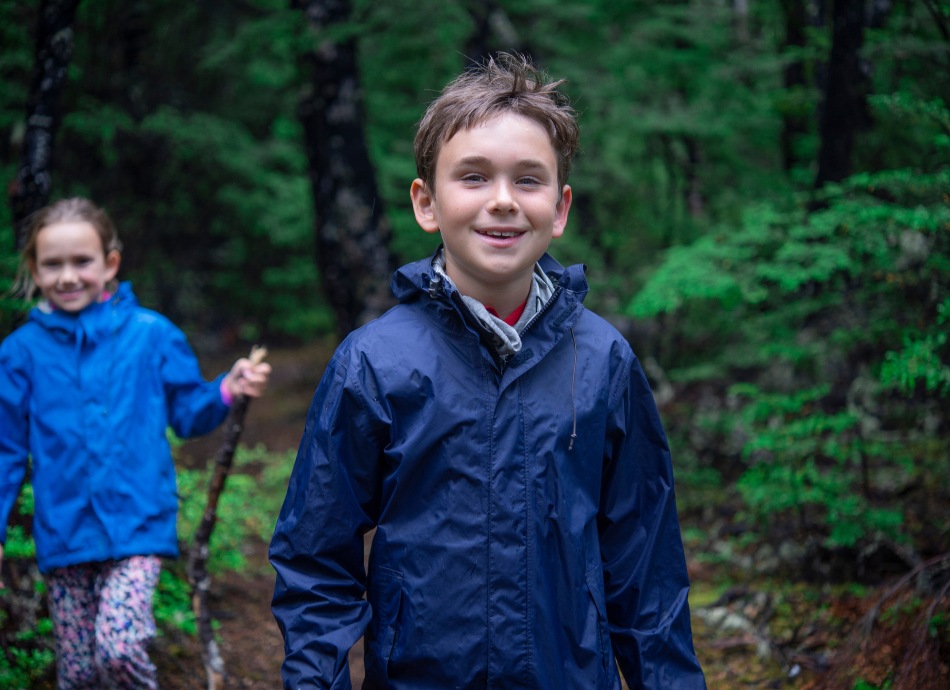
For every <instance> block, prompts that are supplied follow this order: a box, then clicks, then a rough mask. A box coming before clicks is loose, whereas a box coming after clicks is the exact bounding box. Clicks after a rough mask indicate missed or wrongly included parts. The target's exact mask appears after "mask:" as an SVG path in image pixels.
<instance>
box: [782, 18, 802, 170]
mask: <svg viewBox="0 0 950 690" xmlns="http://www.w3.org/2000/svg"><path fill="white" fill-rule="evenodd" d="M805 1H806V0H782V3H781V4H782V11H783V13H784V14H785V45H784V46H783V47H784V48H785V49H786V50H787V49H790V48H791V49H793V50H797V49H801V48H803V47H804V46H805V30H806V28H807V26H808V11H807V9H806V6H805ZM782 80H783V84H784V86H785V89H786V90H788V91H790V92H791V91H794V90H796V89H803V88H804V87H805V65H804V63H803V62H802V60H801V58H798V57H796V58H795V59H794V60H791V61H790V62H789V63H788V64H787V65H786V66H785V69H784V70H783V73H782ZM807 132H808V118H807V117H806V116H805V115H804V114H801V113H798V112H785V113H783V115H782V139H781V146H782V163H783V167H784V169H785V172H791V171H792V170H794V169H795V168H796V167H798V166H799V164H800V163H801V161H800V160H799V157H798V155H797V154H796V153H795V145H796V142H797V141H798V140H800V139H801V138H802V137H803V136H804V135H805V134H806V133H807Z"/></svg>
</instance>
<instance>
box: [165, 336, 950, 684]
mask: <svg viewBox="0 0 950 690" xmlns="http://www.w3.org/2000/svg"><path fill="white" fill-rule="evenodd" d="M326 356H327V353H326V352H321V351H319V349H316V348H309V349H298V350H278V351H272V352H271V354H270V355H269V357H268V359H269V361H270V362H271V363H272V365H273V367H274V373H273V375H272V379H271V385H270V388H269V391H268V393H267V397H266V399H265V400H263V401H260V402H255V403H254V404H253V405H252V407H251V408H250V410H249V412H248V417H247V420H246V421H247V423H246V429H245V431H244V435H243V437H242V439H241V441H242V443H245V444H248V445H255V444H263V445H264V446H266V447H267V448H268V449H269V450H271V451H286V450H288V449H295V448H296V447H297V445H298V443H299V440H300V435H301V433H302V430H303V423H304V419H305V416H306V413H307V409H308V407H309V404H310V398H311V396H312V394H313V390H314V388H315V387H316V383H317V381H318V379H319V376H320V373H321V372H322V368H323V365H324V363H325V361H326ZM229 361H233V359H231V360H227V361H225V360H222V361H221V362H218V363H213V362H206V364H208V366H209V371H211V370H213V369H212V368H211V367H212V366H214V365H215V364H219V365H220V368H221V369H223V368H225V366H226V365H227V364H228V363H229ZM220 440H221V437H220V436H219V435H216V434H212V435H211V436H209V437H206V438H205V439H200V440H198V441H191V442H189V443H188V444H186V446H185V452H186V453H188V454H190V455H192V456H194V457H212V456H213V454H214V451H215V449H216V447H217V445H218V444H219V443H220ZM681 519H682V522H683V529H684V534H687V535H688V534H690V533H691V532H692V531H697V530H690V528H691V527H697V528H701V531H702V533H703V534H710V532H711V531H713V529H712V526H711V525H710V524H704V523H708V520H709V515H708V514H704V515H690V514H688V513H687V514H684V515H682V516H681ZM686 548H687V555H688V560H689V569H690V575H691V581H692V585H693V588H692V592H691V598H690V604H691V612H692V616H693V631H694V641H695V645H696V650H697V655H698V657H699V659H700V662H701V663H702V665H703V668H704V671H705V673H706V678H707V683H708V686H709V688H710V690H734V689H737V688H779V689H782V688H796V689H799V690H831V689H835V690H873V689H874V688H890V689H892V690H899V688H914V689H915V690H930V689H931V688H933V689H935V690H936V689H937V688H946V687H950V674H948V668H950V640H947V639H941V638H943V637H945V636H946V631H947V629H948V626H947V624H946V619H947V617H948V615H950V614H948V612H947V598H946V592H944V593H943V596H942V597H941V596H939V595H938V596H937V597H935V598H934V597H931V598H927V597H926V596H920V595H919V594H918V593H915V591H914V589H913V584H914V582H915V581H914V580H913V579H909V580H908V581H907V582H904V583H901V580H900V579H899V574H895V575H894V576H893V577H889V578H887V579H882V581H880V582H879V583H877V584H876V585H874V586H867V585H857V584H854V583H848V582H843V583H841V584H828V583H827V582H826V583H823V584H818V583H816V582H814V581H811V582H804V581H802V580H800V579H796V578H791V577H787V576H778V575H775V574H763V573H762V572H760V571H759V570H757V569H756V568H755V567H750V566H749V563H751V561H749V560H748V559H746V560H742V559H741V558H731V557H726V556H724V555H723V554H724V551H725V549H724V548H723V546H722V543H720V542H714V541H713V540H709V539H706V540H703V541H700V542H696V541H694V540H691V539H690V538H689V537H687V539H686ZM943 565H944V566H950V564H943ZM273 586H274V576H273V571H272V570H271V568H270V566H269V564H268V563H267V558H266V545H265V544H263V543H260V544H255V545H253V548H252V551H251V553H250V558H249V567H248V568H247V569H246V571H244V572H242V573H240V574H239V573H233V572H231V573H227V574H225V575H222V576H218V577H216V578H215V579H214V581H213V583H212V589H211V594H210V602H209V605H210V608H211V610H212V614H213V616H214V617H215V618H216V619H217V621H218V622H219V628H218V630H217V634H218V639H219V644H220V649H221V654H222V657H223V659H224V662H225V669H226V673H227V682H226V685H225V687H226V688H229V689H230V688H234V689H237V688H246V689H249V690H265V689H266V690H271V689H274V688H279V687H280V664H281V660H282V658H283V648H282V640H281V636H280V632H279V630H278V628H277V625H276V623H275V621H274V619H273V617H272V615H271V611H270V599H271V594H272V592H273ZM931 607H933V608H931ZM934 621H938V622H939V621H942V623H940V625H939V628H937V629H939V630H940V631H942V632H943V634H937V635H935V632H934V631H935V627H934ZM153 659H154V661H155V662H156V663H157V664H158V666H159V670H160V680H161V685H162V688H163V689H164V690H202V689H203V688H205V687H207V681H206V677H205V673H204V669H203V665H202V661H201V653H200V645H199V642H198V640H197V639H196V638H195V637H190V636H187V635H184V634H182V633H165V634H164V635H163V636H162V637H160V638H159V639H158V640H157V641H156V645H155V647H154V649H153ZM350 660H351V677H352V679H353V681H354V687H356V688H359V687H360V684H361V677H362V670H361V666H362V664H361V645H360V644H358V645H357V646H356V647H355V648H354V650H353V651H352V652H351V658H350Z"/></svg>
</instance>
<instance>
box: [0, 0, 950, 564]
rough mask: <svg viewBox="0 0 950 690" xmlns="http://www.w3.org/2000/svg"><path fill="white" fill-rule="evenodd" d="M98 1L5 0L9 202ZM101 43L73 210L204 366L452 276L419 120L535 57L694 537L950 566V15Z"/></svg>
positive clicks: (810, 560)
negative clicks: (704, 533) (425, 184)
mask: <svg viewBox="0 0 950 690" xmlns="http://www.w3.org/2000/svg"><path fill="white" fill-rule="evenodd" d="M70 4H75V3H68V2H58V3H57V2H52V1H47V0H43V1H41V0H0V36H2V46H3V47H2V49H0V81H2V84H3V87H2V89H0V133H2V137H0V173H2V175H3V177H4V178H5V179H7V180H8V181H14V180H16V179H17V173H18V170H20V169H21V167H22V165H23V161H24V160H25V157H26V156H27V155H28V154H29V152H30V150H31V149H30V147H31V145H32V144H31V141H32V139H31V132H32V131H33V130H31V126H36V125H37V123H38V122H39V124H42V123H43V121H38V120H35V119H34V120H33V121H32V125H31V121H30V120H29V118H28V113H29V112H30V109H31V108H34V107H35V103H34V102H33V101H31V99H30V93H31V85H33V84H35V83H36V82H35V81H34V80H35V76H34V75H35V74H36V71H35V70H36V41H37V39H38V36H39V34H37V27H39V26H42V23H41V22H40V19H41V13H40V9H41V7H47V6H57V7H60V8H63V7H65V8H66V10H68V9H69V8H68V6H69V5H70ZM70 25H71V27H72V31H73V48H72V54H71V57H70V58H69V60H68V73H67V77H66V79H65V80H64V82H63V84H62V92H61V94H60V95H59V96H58V100H57V108H58V110H57V113H58V118H59V119H58V123H59V124H58V129H57V130H56V135H55V140H54V143H53V146H52V149H51V153H52V155H51V168H50V170H51V177H50V180H51V185H50V193H51V194H52V196H53V197H54V198H59V197H63V196H67V195H76V194H81V195H86V196H89V197H91V198H93V199H95V200H96V201H98V202H99V203H101V204H103V205H105V206H106V207H107V208H108V210H109V211H110V213H111V214H112V215H113V217H114V219H115V220H116V222H117V224H118V226H119V229H120V232H121V234H122V235H123V238H124V241H125V245H126V251H125V257H124V262H123V276H124V277H125V278H127V279H130V280H133V281H134V283H135V286H136V290H137V292H138V293H139V296H140V298H141V299H142V301H143V302H144V303H145V304H146V305H148V306H151V307H154V308H156V309H158V310H160V311H162V312H164V313H166V314H168V315H169V316H170V317H171V318H172V319H174V320H175V321H177V322H179V323H181V324H182V325H183V327H185V328H186V330H187V331H188V332H189V334H190V335H191V336H192V339H193V341H194V342H195V344H196V346H197V348H198V349H199V351H202V350H203V351H210V350H212V349H214V348H219V349H220V348H228V347H231V346H234V345H238V344H240V346H241V349H242V350H243V349H245V347H244V344H245V343H247V342H250V341H255V340H260V339H266V341H267V342H268V343H269V344H271V345H272V346H273V345H274V344H279V343H285V344H291V343H307V342H312V341H314V340H316V339H320V338H331V339H335V338H338V337H339V336H340V335H342V334H343V333H345V332H346V331H347V330H349V329H350V328H352V327H353V326H354V325H356V324H358V323H360V322H361V321H362V320H365V318H367V317H369V316H371V315H372V314H373V313H376V312H378V310H379V308H381V307H382V306H384V302H381V301H380V299H381V298H380V295H381V294H382V295H385V288H386V286H387V284H388V274H389V272H390V269H391V268H392V267H393V266H394V265H397V264H399V263H401V262H404V261H408V260H412V259H415V258H419V257H422V256H425V255H428V254H430V253H431V252H432V251H433V249H434V245H433V239H432V238H431V237H430V236H427V235H425V234H424V233H422V232H421V231H419V230H418V228H417V227H416V224H415V221H414V219H413V217H412V213H411V208H410V204H409V195H408V186H409V182H410V181H411V180H412V178H413V177H414V176H415V167H414V162H413V157H412V136H413V126H414V124H415V122H416V121H417V119H418V118H419V117H420V116H421V114H422V111H423V110H424V108H425V105H426V104H427V103H428V102H429V101H430V100H431V99H432V98H433V97H434V96H435V95H436V93H437V92H438V90H439V89H440V88H441V87H442V86H443V85H444V84H445V82H446V81H448V80H449V79H450V78H451V77H453V76H454V75H455V74H456V73H458V71H460V70H461V69H463V68H464V67H465V66H466V65H467V64H469V62H470V60H471V59H479V58H480V57H482V56H484V55H485V54H487V53H490V52H492V51H495V50H499V49H507V50H520V51H525V52H527V53H529V54H531V55H532V56H533V57H534V58H535V59H536V60H537V61H538V63H539V64H541V65H542V66H543V67H544V68H546V69H547V70H548V71H549V72H550V73H551V74H553V75H556V76H564V77H567V79H568V80H569V81H568V83H567V85H566V91H567V92H568V93H569V94H570V95H571V97H572V99H573V101H574V103H575V107H576V108H577V110H578V112H579V114H580V122H581V132H582V149H583V150H582V153H581V155H580V156H579V158H578V160H577V162H576V166H575V170H574V173H573V175H572V180H571V184H572V186H573V188H574V198H575V204H574V209H573V212H572V219H571V224H570V226H569V228H568V232H567V233H565V236H564V237H563V238H562V239H560V240H558V242H557V243H555V244H554V245H553V246H552V253H554V255H555V256H556V257H557V258H558V259H559V260H561V262H562V263H572V262H583V263H585V264H587V266H588V268H589V279H590V281H591V283H592V292H591V294H590V297H589V298H588V306H590V307H592V308H593V309H595V310H597V311H599V312H601V313H603V314H605V315H607V316H608V317H610V318H611V319H612V320H613V321H614V322H615V323H616V324H617V325H618V327H620V328H621V329H622V330H623V331H624V332H625V333H626V334H627V335H628V336H629V338H630V340H631V342H632V344H633V346H634V348H635V350H636V351H637V352H638V354H639V356H640V357H641V359H642V360H643V361H644V363H645V365H646V367H647V370H648V372H649V374H650V376H651V378H652V379H653V383H654V384H655V387H656V392H657V395H658V397H659V398H660V401H661V404H662V405H663V407H664V419H665V421H666V424H667V427H668V431H669V433H670V436H671V437H672V442H673V446H674V449H675V458H676V464H677V471H678V476H679V478H680V485H681V488H680V495H681V504H682V508H683V511H684V513H685V514H687V515H689V514H695V515H701V516H703V519H704V521H705V523H706V524H707V525H718V524H728V525H729V527H728V529H729V530H732V532H733V533H736V534H741V535H742V539H744V540H745V541H744V542H743V543H745V544H746V545H748V544H750V543H755V544H762V545H778V544H785V543H788V544H794V545H795V546H794V548H793V549H791V550H786V552H785V553H786V554H789V553H791V554H793V556H792V559H793V560H794V564H795V567H796V568H798V571H797V572H799V573H802V572H805V571H811V574H814V575H820V576H823V577H828V576H835V577H842V578H848V577H858V576H859V575H861V574H862V573H863V575H861V576H863V577H866V576H868V573H869V572H878V573H881V572H884V571H882V570H881V569H880V568H877V570H875V568H876V566H875V563H876V562H875V561H873V559H875V558H877V559H881V558H884V559H885V560H887V561H888V563H890V565H891V566H893V567H896V568H900V567H904V568H910V567H912V566H913V565H914V564H915V563H919V562H920V561H921V560H923V559H926V558H929V557H932V556H934V555H935V554H939V553H945V552H947V551H948V550H950V526H948V520H947V517H948V513H947V507H946V506H947V505H948V499H950V496H948V493H950V487H948V483H947V479H946V477H947V476H948V470H950V467H948V462H950V461H948V457H950V447H948V445H950V420H948V409H950V405H948V397H950V345H948V342H947V333H948V330H950V328H948V321H950V197H948V194H950V109H948V95H950V3H947V2H945V1H944V0H756V1H752V0H734V1H727V0H669V1H666V2H660V3H657V2H648V1H647V0H622V1H617V0H574V1H570V0H519V1H518V2H514V1H511V0H488V1H484V2H480V1H476V0H438V1H435V0H413V1H412V2H409V1H408V0H390V1H388V2H385V3H375V2H369V1H367V0H350V1H349V2H345V1H343V0H335V1H332V2H331V1H328V0H325V1H317V0H311V1H309V2H303V1H301V0H296V1H293V2H291V1H288V0H241V1H235V0H202V1H201V2H181V1H180V0H150V1H148V2H146V1H144V0H83V1H82V2H80V3H78V7H76V8H75V16H74V18H73V19H72V21H71V22H70ZM21 177H22V176H21ZM18 189H21V187H17V186H16V185H15V184H14V185H12V186H11V188H10V193H11V199H12V198H13V197H14V196H15V192H16V191H17V190H18ZM14 208H15V206H14V205H12V204H9V205H4V206H3V207H2V208H0V221H2V226H3V227H5V228H7V229H8V230H7V233H6V235H7V237H6V240H5V241H3V242H0V269H2V273H0V289H6V288H7V287H9V285H10V283H11V282H12V278H13V275H14V272H15V265H16V258H15V250H14V246H15V245H14V243H15V232H14V222H13V220H14V218H13V214H14ZM360 267H363V268H362V270H361V268H360ZM2 305H3V307H2V311H0V318H2V319H3V322H2V324H3V325H2V327H0V328H2V329H4V330H3V331H2V332H6V331H8V330H9V329H11V328H12V327H13V326H14V324H15V323H16V321H17V319H18V318H20V316H19V315H20V314H21V313H22V312H21V311H20V307H22V304H21V303H20V302H18V300H17V299H16V298H14V297H11V296H10V295H9V294H8V295H7V296H6V298H5V301H4V302H3V303H2ZM720 521H721V522H720ZM710 529H712V528H710ZM723 529H726V528H725V527H724V528H723ZM841 553H844V554H847V556H848V557H847V558H845V559H844V560H843V561H842V560H841V559H837V560H836V559H834V558H832V556H831V555H830V554H841ZM882 553H885V554H887V555H886V556H882V555H881V554H882ZM842 562H843V563H845V565H843V566H842V565H841V563H842ZM878 564H879V562H878ZM805 574H807V573H805Z"/></svg>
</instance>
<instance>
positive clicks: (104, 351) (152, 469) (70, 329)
mask: <svg viewBox="0 0 950 690" xmlns="http://www.w3.org/2000/svg"><path fill="white" fill-rule="evenodd" d="M220 382H221V377H218V379H216V380H215V381H213V382H206V381H205V380H204V379H203V378H202V377H201V373H200V371H199V368H198V361H197V360H196V359H195V356H194V354H193V353H192V351H191V348H190V347H189V346H188V342H187V341H186V339H185V335H184V334H183V333H182V332H181V331H180V330H179V329H178V328H177V327H176V326H175V325H174V324H172V323H171V322H170V321H169V320H168V319H166V318H165V317H164V316H162V315H161V314H157V313H155V312H153V311H150V310H148V309H143V308H142V307H140V306H139V303H138V301H137V300H136V298H135V295H134V294H133V293H132V288H131V286H130V285H129V284H128V283H122V284H121V285H120V286H119V289H118V290H117V291H116V293H115V294H114V295H112V297H111V298H110V299H108V300H107V301H105V302H101V303H94V304H90V305H89V306H88V307H86V308H85V309H83V310H82V311H81V312H79V313H78V314H71V313H67V312H63V311H43V310H41V309H39V308H34V309H32V310H31V311H30V316H29V321H28V322H27V323H26V324H25V325H23V326H22V327H20V328H18V329H17V330H16V331H14V332H13V333H11V334H10V335H9V336H8V337H7V338H6V339H5V340H4V341H3V343H0V542H5V541H6V524H7V516H8V515H9V512H10V509H11V507H12V505H13V502H14V500H15V499H16V497H17V493H18V491H19V489H20V484H21V483H22V481H23V477H24V473H25V471H26V468H27V457H28V456H32V467H31V477H30V480H31V483H32V485H33V496H34V504H35V513H34V516H33V537H34V540H35V541H36V556H37V561H38V563H39V567H40V570H41V571H43V572H47V571H49V570H51V569H53V568H59V567H62V566H67V565H75V564H77V563H86V562H91V561H104V560H108V559H119V558H125V557H128V556H136V555H153V554H154V555H159V556H176V555H178V540H177V537H176V533H175V521H176V515H177V511H178V493H177V490H176V486H175V467H174V464H173V463H172V457H171V452H170V450H169V447H168V440H167V438H166V435H165V434H166V430H167V428H168V427H169V426H171V427H172V428H173V429H174V430H175V433H176V434H178V435H179V436H181V437H188V436H195V435H199V434H204V433H207V432H209V431H211V430H212V429H214V428H215V427H216V426H218V425H219V424H220V423H221V422H222V421H224V418H225V417H226V416H227V413H228V407H227V406H226V405H225V404H224V403H223V402H222V401H221V391H220Z"/></svg>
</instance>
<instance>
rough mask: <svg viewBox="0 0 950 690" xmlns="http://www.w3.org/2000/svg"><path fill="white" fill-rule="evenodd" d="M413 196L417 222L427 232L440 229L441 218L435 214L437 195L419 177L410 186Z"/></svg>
mask: <svg viewBox="0 0 950 690" xmlns="http://www.w3.org/2000/svg"><path fill="white" fill-rule="evenodd" d="M409 196H410V197H411V198H412V210H413V212H414V213H415V214H416V222H417V223H418V224H419V227H420V228H422V229H423V230H425V231H426V232H432V233H435V232H438V231H439V219H438V218H436V215H435V195H434V194H432V193H431V192H430V191H429V185H427V184H426V183H425V182H423V181H422V180H421V179H419V178H418V177H417V178H416V179H414V180H413V181H412V186H411V187H410V188H409Z"/></svg>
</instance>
